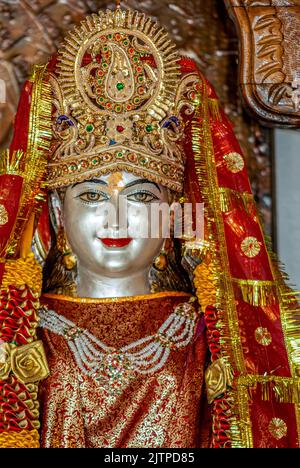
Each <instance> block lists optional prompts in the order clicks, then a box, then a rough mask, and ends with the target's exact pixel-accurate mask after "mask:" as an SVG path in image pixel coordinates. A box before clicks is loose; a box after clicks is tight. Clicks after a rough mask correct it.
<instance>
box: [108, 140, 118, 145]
mask: <svg viewBox="0 0 300 468" xmlns="http://www.w3.org/2000/svg"><path fill="white" fill-rule="evenodd" d="M116 143H117V142H116V141H115V140H110V142H109V146H112V145H115V144H116Z"/></svg>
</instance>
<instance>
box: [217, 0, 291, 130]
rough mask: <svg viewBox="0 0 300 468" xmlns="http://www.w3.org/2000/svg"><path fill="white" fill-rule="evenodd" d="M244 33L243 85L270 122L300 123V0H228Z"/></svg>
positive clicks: (252, 104) (253, 104)
mask: <svg viewBox="0 0 300 468" xmlns="http://www.w3.org/2000/svg"><path fill="white" fill-rule="evenodd" d="M225 3H226V6H227V9H228V11H229V14H230V16H231V17H232V18H233V20H234V22H235V24H236V26H237V29H238V34H239V38H240V63H239V67H240V88H241V91H242V94H243V96H244V98H245V100H246V103H247V105H248V106H249V108H250V109H251V110H252V111H254V112H255V114H256V115H257V116H258V118H259V119H260V120H261V121H262V122H263V123H265V124H267V125H280V126H289V127H299V126H300V0H225Z"/></svg>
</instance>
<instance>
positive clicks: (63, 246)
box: [56, 227, 77, 270]
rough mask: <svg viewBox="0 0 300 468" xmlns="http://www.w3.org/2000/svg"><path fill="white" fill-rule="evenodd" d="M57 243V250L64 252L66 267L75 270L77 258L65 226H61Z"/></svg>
mask: <svg viewBox="0 0 300 468" xmlns="http://www.w3.org/2000/svg"><path fill="white" fill-rule="evenodd" d="M56 243H57V250H58V251H59V252H60V253H61V254H62V257H63V264H64V266H65V268H66V269H67V270H73V268H74V267H75V266H76V263H77V259H76V257H75V255H74V254H73V252H72V250H71V247H70V245H69V242H68V239H67V237H66V234H65V231H64V229H63V227H60V228H59V230H58V233H57V241H56Z"/></svg>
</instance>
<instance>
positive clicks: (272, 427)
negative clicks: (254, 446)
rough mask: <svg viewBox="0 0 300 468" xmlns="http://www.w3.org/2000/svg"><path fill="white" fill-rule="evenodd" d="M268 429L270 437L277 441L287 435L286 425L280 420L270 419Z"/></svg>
mask: <svg viewBox="0 0 300 468" xmlns="http://www.w3.org/2000/svg"><path fill="white" fill-rule="evenodd" d="M268 429H269V432H270V433H271V434H272V436H273V437H275V439H277V440H280V439H282V438H283V437H285V436H286V434H287V425H286V423H285V422H284V420H283V419H280V418H272V419H271V421H270V423H269V426H268Z"/></svg>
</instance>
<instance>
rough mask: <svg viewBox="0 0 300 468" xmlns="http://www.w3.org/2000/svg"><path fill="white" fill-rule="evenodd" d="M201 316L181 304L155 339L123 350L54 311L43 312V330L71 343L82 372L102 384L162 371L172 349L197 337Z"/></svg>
mask: <svg viewBox="0 0 300 468" xmlns="http://www.w3.org/2000/svg"><path fill="white" fill-rule="evenodd" d="M197 317H198V314H197V312H196V311H195V309H194V307H193V306H192V304H190V303H187V302H186V303H183V304H179V305H178V306H177V307H176V308H175V309H174V311H173V312H172V313H171V314H170V316H169V317H168V318H167V319H166V320H165V322H164V323H163V324H162V325H161V327H160V328H159V330H158V332H157V333H156V334H155V335H150V336H146V337H145V338H142V339H140V340H138V341H135V342H133V343H131V344H129V345H126V346H123V347H122V348H120V349H119V350H118V349H116V348H113V347H110V346H106V345H105V344H104V343H103V342H102V341H100V340H98V339H97V338H96V337H95V336H94V335H92V334H91V333H90V332H89V331H88V330H85V329H81V328H79V327H77V326H76V325H75V324H74V322H72V321H71V320H68V319H67V318H65V317H64V316H63V315H59V314H57V313H56V312H55V311H54V310H48V309H47V308H46V307H42V308H41V309H40V323H39V326H40V327H42V328H45V329H47V330H49V331H51V332H54V333H56V334H58V335H60V336H63V337H64V338H65V339H66V340H67V341H68V346H69V348H70V350H71V352H72V354H73V356H74V358H75V361H76V363H77V365H78V367H79V369H80V370H81V371H82V372H83V373H84V374H85V375H87V376H90V377H93V378H94V379H95V380H97V381H98V382H101V381H103V378H104V379H105V380H106V381H107V379H108V380H109V381H110V384H113V383H117V382H116V381H120V380H124V379H125V378H128V377H129V378H132V377H133V376H134V375H135V374H136V373H138V374H150V373H154V372H156V371H158V370H159V369H161V368H162V367H163V366H164V364H165V363H166V361H167V359H168V357H169V355H170V352H171V349H174V348H182V347H184V346H187V345H188V344H189V343H190V342H191V340H192V338H193V334H194V328H195V323H196V319H197Z"/></svg>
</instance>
